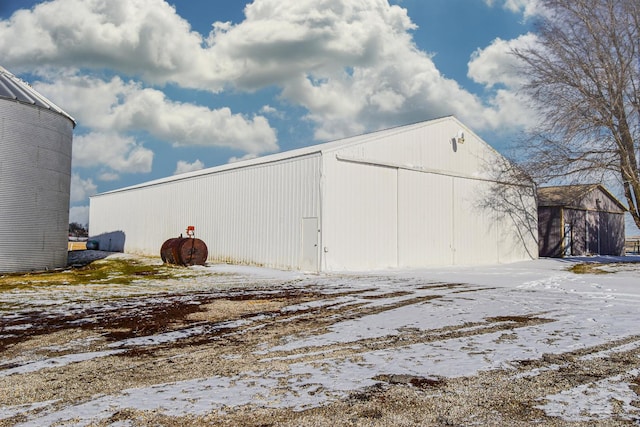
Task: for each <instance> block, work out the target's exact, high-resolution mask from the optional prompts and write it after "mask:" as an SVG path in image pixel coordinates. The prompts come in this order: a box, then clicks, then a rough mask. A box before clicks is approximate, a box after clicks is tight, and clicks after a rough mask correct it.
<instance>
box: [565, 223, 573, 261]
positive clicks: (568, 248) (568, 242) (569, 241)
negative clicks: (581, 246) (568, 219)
mask: <svg viewBox="0 0 640 427" xmlns="http://www.w3.org/2000/svg"><path fill="white" fill-rule="evenodd" d="M572 235H573V227H571V224H565V225H564V243H563V246H564V253H563V255H564V256H571V255H573V236H572Z"/></svg>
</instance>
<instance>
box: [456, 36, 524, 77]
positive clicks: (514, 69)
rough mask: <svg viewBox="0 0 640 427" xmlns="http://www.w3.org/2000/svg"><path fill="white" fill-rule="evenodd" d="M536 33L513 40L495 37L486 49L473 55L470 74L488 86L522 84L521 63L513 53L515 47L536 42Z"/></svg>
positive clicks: (470, 62) (522, 46) (479, 50)
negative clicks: (519, 69)
mask: <svg viewBox="0 0 640 427" xmlns="http://www.w3.org/2000/svg"><path fill="white" fill-rule="evenodd" d="M535 39H536V37H535V35H533V34H531V33H528V34H524V35H522V36H520V37H518V38H516V39H513V40H502V39H500V38H497V39H495V40H494V41H493V42H492V43H491V44H490V45H489V46H487V47H485V48H484V49H478V50H476V51H475V52H473V54H472V55H471V60H470V61H469V64H468V65H469V72H468V74H467V75H468V76H469V78H470V79H472V80H474V81H475V82H477V83H480V84H483V85H485V86H487V87H489V88H490V87H493V86H494V85H505V86H509V87H513V88H517V87H520V86H522V84H524V83H525V80H524V78H523V76H522V73H520V72H519V71H518V68H519V66H520V65H521V64H520V63H519V61H518V59H517V58H516V57H515V56H514V55H513V54H512V53H511V52H512V51H513V50H514V49H517V48H525V47H527V46H531V45H532V44H533V43H535Z"/></svg>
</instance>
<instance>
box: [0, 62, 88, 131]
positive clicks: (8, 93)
mask: <svg viewBox="0 0 640 427" xmlns="http://www.w3.org/2000/svg"><path fill="white" fill-rule="evenodd" d="M0 99H9V100H12V101H17V102H19V103H21V104H29V105H34V106H36V107H40V108H44V109H47V110H51V111H55V112H56V113H58V114H61V115H63V116H65V117H66V118H68V119H69V120H71V121H72V122H73V126H74V127H75V126H76V121H75V119H74V118H73V117H71V116H70V115H69V114H67V113H66V112H64V110H62V108H60V107H58V106H57V105H56V104H54V103H53V102H51V101H49V100H48V99H47V98H45V97H44V96H43V95H41V94H40V93H38V92H37V91H36V90H35V89H34V88H33V87H31V85H29V84H28V83H27V82H25V81H23V80H21V79H19V78H18V77H16V76H14V75H13V74H11V73H10V72H9V71H7V70H6V69H5V68H4V67H2V66H0Z"/></svg>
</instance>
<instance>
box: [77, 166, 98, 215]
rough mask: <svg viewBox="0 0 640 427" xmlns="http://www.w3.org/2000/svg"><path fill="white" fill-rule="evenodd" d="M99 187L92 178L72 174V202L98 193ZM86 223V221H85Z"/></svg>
mask: <svg viewBox="0 0 640 427" xmlns="http://www.w3.org/2000/svg"><path fill="white" fill-rule="evenodd" d="M97 190H98V187H97V186H96V185H95V184H94V183H93V180H92V179H91V178H89V179H82V178H80V175H78V174H77V173H74V174H72V175H71V195H70V199H71V202H72V203H73V202H79V201H82V200H85V199H86V198H87V197H89V196H93V195H94V194H96V192H97ZM83 224H84V223H83Z"/></svg>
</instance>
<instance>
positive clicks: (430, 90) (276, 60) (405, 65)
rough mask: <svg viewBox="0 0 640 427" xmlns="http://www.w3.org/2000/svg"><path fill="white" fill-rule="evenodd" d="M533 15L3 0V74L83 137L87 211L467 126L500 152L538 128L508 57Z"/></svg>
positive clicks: (529, 4)
mask: <svg viewBox="0 0 640 427" xmlns="http://www.w3.org/2000/svg"><path fill="white" fill-rule="evenodd" d="M535 14H536V7H535V2H534V0H396V1H393V0H391V1H387V0H255V1H253V2H240V1H221V0H174V1H170V2H165V1H162V0H108V1H104V0H52V1H48V2H40V1H32V0H0V52H2V57H1V58H2V59H1V61H2V62H0V65H2V66H3V67H5V68H6V69H7V70H9V71H10V72H12V73H14V74H16V75H17V76H18V77H21V78H22V79H23V80H25V81H27V82H29V83H30V84H31V85H33V86H34V87H35V88H36V90H38V91H40V92H41V93H42V94H44V95H45V96H47V97H48V98H49V99H50V100H51V101H53V102H54V103H56V104H57V105H59V106H60V107H62V108H63V109H64V110H65V111H66V112H67V113H69V114H70V115H72V116H73V117H74V118H75V119H76V120H77V122H78V126H77V127H76V129H75V131H74V142H73V171H72V189H71V218H70V220H71V221H76V222H80V223H82V224H85V223H86V222H87V221H88V205H89V199H88V198H89V196H90V195H92V194H95V193H96V192H104V191H108V190H112V189H116V188H121V187H125V186H128V185H132V184H137V183H140V182H145V181H148V180H151V179H155V178H160V177H165V176H169V175H173V174H176V173H180V172H186V171H191V170H196V169H201V168H205V167H211V166H216V165H219V164H223V163H227V162H230V161H235V160H238V159H243V158H251V157H256V156H262V155H266V154H269V153H274V152H278V151H284V150H289V149H293V148H299V147H303V146H308V145H312V144H317V143H320V142H325V141H328V140H334V139H338V138H342V137H345V136H351V135H356V134H361V133H364V132H368V131H372V130H377V129H381V128H388V127H391V126H397V125H403V124H409V123H414V122H417V121H423V120H428V119H432V118H436V117H441V116H445V115H449V114H453V115H455V116H457V117H458V118H459V119H460V120H462V121H463V122H464V123H465V124H467V125H468V126H469V127H470V128H471V129H473V130H474V131H475V132H476V133H478V134H479V135H480V136H481V137H483V138H484V139H485V140H486V141H487V142H488V143H490V144H491V145H493V146H494V147H495V148H496V149H498V150H499V151H501V152H503V153H505V154H508V151H509V147H510V145H511V141H513V140H514V139H515V138H517V137H518V135H519V133H520V132H521V131H522V129H523V128H524V127H526V126H527V125H531V124H532V123H531V122H530V120H532V114H530V113H528V112H527V111H526V109H525V108H526V107H525V103H524V102H523V100H522V98H521V97H520V96H519V95H518V93H517V89H518V86H519V84H521V81H520V80H519V78H518V75H517V73H515V72H514V70H513V59H512V58H511V57H510V55H508V53H507V52H508V51H509V49H510V47H511V46H515V45H519V44H522V43H526V42H527V40H530V37H531V36H530V35H528V31H529V30H530V29H531V25H532V21H533V17H534V16H535Z"/></svg>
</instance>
